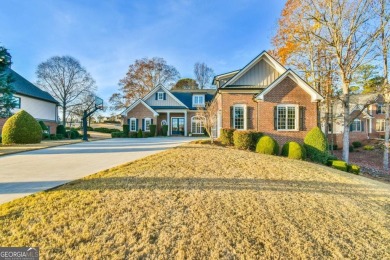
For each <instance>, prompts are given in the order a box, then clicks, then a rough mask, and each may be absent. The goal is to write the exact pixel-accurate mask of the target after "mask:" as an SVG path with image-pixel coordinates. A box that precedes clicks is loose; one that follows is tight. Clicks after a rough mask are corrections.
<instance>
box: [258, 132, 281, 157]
mask: <svg viewBox="0 0 390 260" xmlns="http://www.w3.org/2000/svg"><path fill="white" fill-rule="evenodd" d="M256 152H257V153H262V154H271V155H278V154H279V145H278V143H277V142H276V141H275V139H273V138H272V137H270V136H268V135H265V136H263V137H261V138H260V140H259V141H258V142H257V145H256Z"/></svg>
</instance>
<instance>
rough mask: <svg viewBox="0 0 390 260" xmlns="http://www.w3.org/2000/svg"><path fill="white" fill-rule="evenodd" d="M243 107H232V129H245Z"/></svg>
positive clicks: (244, 108) (244, 109)
mask: <svg viewBox="0 0 390 260" xmlns="http://www.w3.org/2000/svg"><path fill="white" fill-rule="evenodd" d="M245 111H246V107H245V105H235V106H233V111H232V112H233V128H234V129H238V130H245V129H246V119H245Z"/></svg>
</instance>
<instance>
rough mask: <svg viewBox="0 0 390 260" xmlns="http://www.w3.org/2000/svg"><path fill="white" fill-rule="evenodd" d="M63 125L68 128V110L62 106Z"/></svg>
mask: <svg viewBox="0 0 390 260" xmlns="http://www.w3.org/2000/svg"><path fill="white" fill-rule="evenodd" d="M62 125H63V126H64V127H66V108H65V105H63V106H62Z"/></svg>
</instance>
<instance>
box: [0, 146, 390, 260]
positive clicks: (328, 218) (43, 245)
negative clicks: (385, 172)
mask: <svg viewBox="0 0 390 260" xmlns="http://www.w3.org/2000/svg"><path fill="white" fill-rule="evenodd" d="M389 213H390V186H389V185H388V184H385V183H380V182H377V181H374V180H370V179H366V178H364V177H361V176H355V175H351V174H347V173H343V172H340V171H337V170H333V169H329V168H326V167H322V166H319V165H315V164H311V163H307V162H302V161H294V160H289V159H286V158H280V157H274V156H267V155H260V154H255V153H251V152H246V151H239V150H234V149H226V148H222V147H218V146H208V145H196V144H191V145H185V146H181V147H178V148H176V149H172V150H169V151H166V152H163V153H159V154H156V155H152V156H150V157H147V158H145V159H142V160H138V161H135V162H133V163H129V164H127V165H124V166H121V167H117V168H114V169H111V170H107V171H104V172H100V173H97V174H95V175H92V176H89V177H87V178H84V179H82V180H78V181H75V182H73V183H70V184H67V185H65V186H63V187H61V188H58V189H55V190H52V191H48V192H42V193H38V194H36V195H33V196H30V197H27V198H23V199H19V200H16V201H13V202H11V203H8V204H4V205H2V206H0V245H2V246H22V245H28V246H39V247H40V249H41V254H42V255H43V258H44V259H85V258H89V257H91V258H96V259H101V258H107V259H123V258H131V259H134V258H162V259H168V258H174V257H175V258H179V259H182V258H214V259H215V258H225V259H233V258H247V259H255V258H303V259H307V258H311V259H313V258H314V259H319V258H337V259H340V258H361V259H372V258H374V259H385V258H387V259H388V258H389V257H390V246H389V245H390V230H389V229H390V218H389Z"/></svg>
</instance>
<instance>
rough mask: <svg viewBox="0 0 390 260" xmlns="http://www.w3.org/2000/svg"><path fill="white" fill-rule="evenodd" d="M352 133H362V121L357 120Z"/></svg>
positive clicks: (353, 123)
mask: <svg viewBox="0 0 390 260" xmlns="http://www.w3.org/2000/svg"><path fill="white" fill-rule="evenodd" d="M350 131H351V132H361V131H362V121H361V120H360V119H355V120H353V122H352V123H351V126H350Z"/></svg>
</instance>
